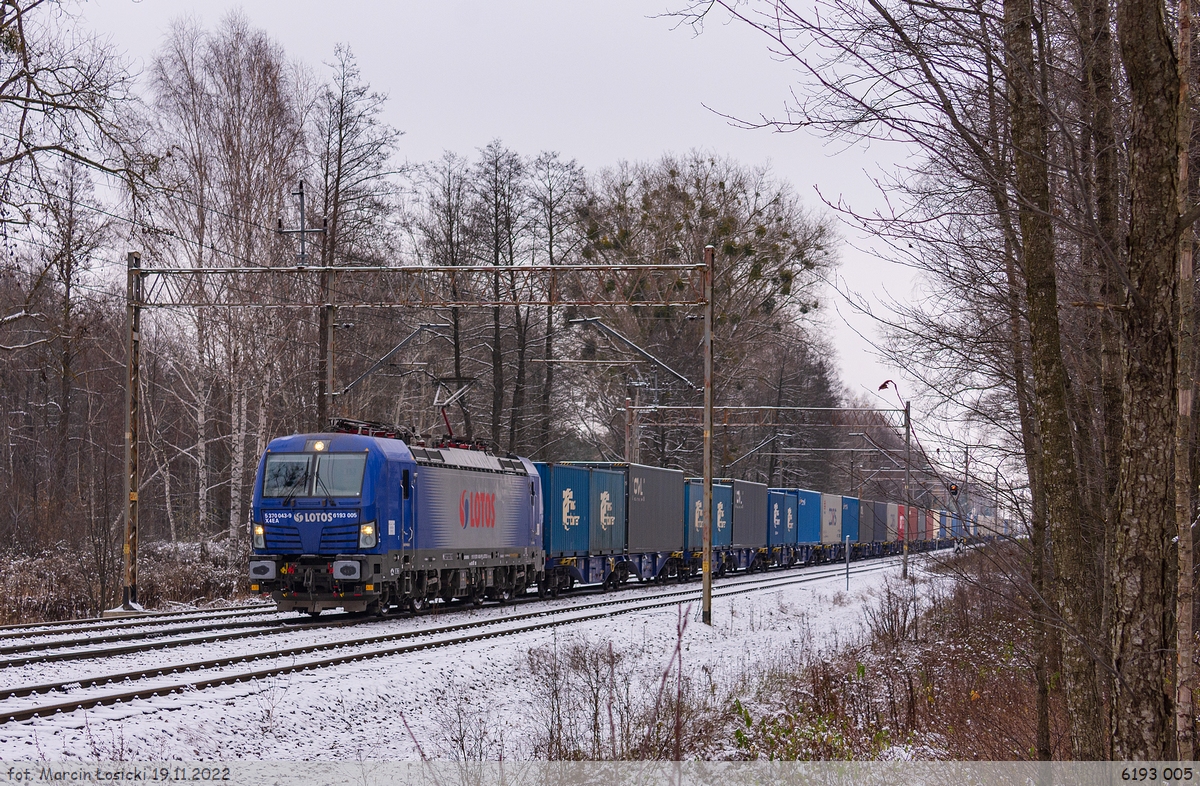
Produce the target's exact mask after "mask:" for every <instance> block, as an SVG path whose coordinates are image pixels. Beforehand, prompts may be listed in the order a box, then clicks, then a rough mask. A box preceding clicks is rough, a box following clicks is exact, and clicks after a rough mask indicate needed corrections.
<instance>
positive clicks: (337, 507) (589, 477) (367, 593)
mask: <svg viewBox="0 0 1200 786" xmlns="http://www.w3.org/2000/svg"><path fill="white" fill-rule="evenodd" d="M401 436H402V435H400V434H397V433H395V432H391V431H387V430H384V429H380V428H377V427H374V426H371V425H368V424H362V423H358V422H344V423H343V424H342V430H341V431H338V432H334V433H321V434H297V435H293V436H288V437H281V438H278V439H275V440H273V441H272V442H271V443H270V445H269V446H268V447H267V450H266V452H265V453H264V454H263V456H262V458H261V459H260V461H259V464H258V473H257V477H256V479H255V484H254V500H253V506H252V522H251V527H252V550H251V556H250V564H249V573H250V586H251V590H253V591H256V592H260V593H264V594H265V593H269V594H270V595H271V597H272V598H273V599H274V601H275V603H276V604H277V606H278V607H279V609H280V610H298V611H303V612H307V613H309V614H318V613H320V612H321V611H322V610H324V609H333V608H342V609H344V610H346V611H348V612H368V613H379V614H382V613H385V612H387V611H388V610H390V609H393V608H402V609H407V610H410V611H412V612H415V613H420V612H422V611H424V610H425V609H427V608H428V607H429V605H430V604H431V603H433V602H435V601H439V600H440V601H453V600H465V601H471V602H474V603H476V604H479V603H482V602H484V601H485V600H492V601H497V602H500V603H505V602H508V601H509V600H511V599H513V598H515V597H519V596H521V595H524V594H526V593H527V592H528V591H530V590H533V589H536V590H537V591H538V592H539V594H542V595H551V596H553V595H557V594H558V593H559V592H562V591H565V590H570V589H571V588H572V587H574V586H575V585H577V584H583V585H597V586H599V587H601V588H603V589H605V590H609V589H614V588H616V587H618V586H620V585H622V584H624V583H626V582H627V581H630V580H636V581H664V580H670V579H675V580H680V581H682V580H687V579H688V578H691V577H694V576H698V575H700V572H701V570H702V561H701V550H702V537H703V523H704V522H703V508H702V504H703V503H702V496H703V484H702V482H701V481H699V480H697V479H694V478H691V479H689V478H687V477H685V475H684V473H683V472H680V471H678V470H673V469H663V468H659V467H650V466H645V465H641V464H618V463H595V462H581V463H575V462H564V463H558V464H543V463H534V462H532V461H530V460H529V459H525V458H520V457H516V456H506V457H499V456H496V455H494V454H493V453H491V452H489V451H487V450H483V449H480V448H478V447H476V446H470V445H465V444H461V443H450V442H443V443H440V444H436V445H425V444H423V443H421V442H419V441H416V440H407V441H406V440H405V439H402V438H401ZM712 504H713V564H712V568H713V571H714V573H716V574H717V575H724V574H726V573H729V572H732V571H758V570H766V569H769V568H776V567H788V566H792V565H801V564H804V565H807V564H814V563H819V562H828V561H840V560H843V559H845V558H846V549H849V550H850V555H849V556H850V557H851V558H861V557H867V556H876V555H886V554H894V553H898V552H899V551H900V549H901V548H902V546H903V543H904V542H905V541H908V542H909V545H910V548H912V549H914V550H925V549H928V548H938V547H940V546H944V545H947V541H949V540H952V539H962V538H966V537H970V536H975V535H979V534H981V533H980V531H979V529H978V527H979V526H980V525H979V522H974V521H973V522H964V521H962V520H961V519H960V518H959V517H958V516H955V515H952V514H951V513H949V512H948V511H935V510H923V509H918V508H915V507H907V508H906V507H905V506H904V505H897V504H895V503H884V502H869V501H866V500H859V499H856V498H853V497H845V496H841V495H836V494H821V493H818V492H815V491H806V490H803V489H785V488H768V487H767V486H766V485H763V484H761V483H752V482H749V481H743V480H721V481H717V482H714V484H713V501H712ZM987 526H988V525H987V524H984V528H985V533H983V534H988V533H987V532H986V530H987Z"/></svg>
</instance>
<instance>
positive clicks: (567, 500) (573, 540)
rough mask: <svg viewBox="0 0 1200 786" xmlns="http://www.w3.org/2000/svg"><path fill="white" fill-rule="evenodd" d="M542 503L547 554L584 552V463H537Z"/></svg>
mask: <svg viewBox="0 0 1200 786" xmlns="http://www.w3.org/2000/svg"><path fill="white" fill-rule="evenodd" d="M537 470H538V474H539V475H541V477H542V500H543V504H544V505H545V511H546V513H545V518H544V522H545V530H544V533H543V536H542V542H543V544H544V545H543V548H544V549H545V550H546V555H547V556H550V557H560V556H579V555H583V554H586V553H587V551H588V546H589V545H590V534H589V533H590V527H589V526H588V524H589V522H588V519H589V518H591V516H590V514H591V510H590V505H589V497H590V496H591V494H590V492H591V477H590V473H589V472H588V469H587V468H586V467H571V466H567V465H565V464H542V463H538V464H537Z"/></svg>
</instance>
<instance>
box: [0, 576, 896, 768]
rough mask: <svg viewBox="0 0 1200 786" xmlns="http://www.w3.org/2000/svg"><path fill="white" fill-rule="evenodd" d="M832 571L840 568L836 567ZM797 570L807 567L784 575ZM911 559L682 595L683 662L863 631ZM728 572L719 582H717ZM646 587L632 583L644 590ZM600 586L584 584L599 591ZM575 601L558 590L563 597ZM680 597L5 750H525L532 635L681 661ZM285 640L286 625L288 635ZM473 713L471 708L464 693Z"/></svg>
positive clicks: (120, 709)
mask: <svg viewBox="0 0 1200 786" xmlns="http://www.w3.org/2000/svg"><path fill="white" fill-rule="evenodd" d="M825 570H826V571H827V570H828V568H826V569H825ZM771 575H772V578H785V577H788V576H792V575H795V576H800V575H802V571H791V572H787V573H784V572H780V573H774V574H771ZM898 575H899V564H898V562H897V563H896V564H893V565H892V566H891V567H889V568H888V569H887V570H882V571H876V572H873V573H864V574H861V575H852V576H851V578H850V591H849V592H847V591H846V584H845V581H846V580H845V578H844V576H842V575H840V574H838V575H834V576H829V577H827V578H822V579H820V580H817V581H814V582H811V583H806V584H798V585H792V586H787V587H780V588H775V589H768V590H762V591H757V592H753V593H747V594H741V595H735V596H732V597H725V598H722V597H716V598H714V601H713V625H712V626H711V627H708V626H705V625H703V624H701V622H700V609H699V604H698V602H691V603H689V604H687V605H686V606H684V607H682V610H683V612H684V615H685V616H686V628H685V630H684V632H683V636H682V648H683V652H682V658H683V663H684V667H685V670H690V669H700V670H701V671H702V672H703V673H704V674H706V675H708V677H709V678H710V679H712V680H713V681H714V683H719V684H729V681H730V680H733V679H736V676H737V675H738V674H745V673H747V670H748V669H751V668H752V667H753V666H754V665H755V664H756V663H760V662H762V663H765V662H767V661H768V660H769V659H772V658H773V659H775V661H776V662H777V661H778V659H779V657H780V655H781V654H782V655H784V656H786V655H787V653H789V652H791V651H795V650H796V649H797V648H817V649H825V648H829V647H833V646H836V645H837V644H839V643H844V642H846V641H847V640H850V639H854V638H857V637H859V636H860V635H862V633H863V631H864V618H863V609H864V607H865V606H866V605H867V604H868V603H870V602H871V601H872V599H873V598H874V597H876V596H877V595H878V593H879V592H880V590H881V588H882V587H883V585H884V582H885V580H887V578H888V577H891V578H893V579H894V578H895V577H897V576H898ZM723 586H727V585H723V584H721V583H718V584H717V585H716V588H717V591H718V592H719V591H720V589H721V588H722V587H723ZM636 593H637V590H633V591H631V592H626V593H622V595H631V596H636ZM597 599H598V596H595V595H591V594H588V595H580V596H574V597H573V598H572V599H571V600H570V601H567V602H573V603H576V604H586V603H588V602H591V601H595V600H597ZM562 602H563V601H561V600H560V601H559V603H560V605H561V603H562ZM538 605H540V604H521V605H520V606H519V607H515V608H514V607H509V608H507V609H500V608H495V607H492V608H490V609H488V608H485V609H480V610H475V611H462V612H454V613H450V614H442V615H439V616H438V617H437V618H433V617H424V618H419V619H397V620H390V621H387V622H381V623H374V624H373V625H372V626H371V627H370V633H372V634H374V633H387V632H392V631H398V630H404V629H418V628H420V627H428V626H430V625H433V624H446V623H448V622H452V621H456V620H457V619H458V618H460V617H461V618H464V619H465V618H467V617H468V615H471V614H484V613H491V614H498V615H508V614H514V613H521V612H526V611H530V610H533V609H534V608H536V607H537V606H538ZM680 620H681V607H680V606H677V605H673V606H668V607H665V608H660V609H653V610H642V611H636V612H632V613H628V614H623V615H620V616H615V617H611V618H607V619H602V620H593V621H585V622H578V623H573V624H570V625H566V626H559V627H556V628H553V629H549V630H539V631H532V632H525V633H520V634H514V635H509V636H503V637H499V638H494V639H488V640H484V641H480V642H474V643H470V644H466V645H457V646H454V647H450V648H445V649H435V650H426V651H423V652H416V653H409V654H405V655H396V656H388V657H384V658H378V659H375V660H368V661H362V662H358V663H353V664H347V665H344V666H339V667H335V668H326V669H319V670H315V671H307V672H301V673H294V674H289V675H283V676H279V677H274V678H271V679H267V680H264V681H262V682H260V683H256V684H236V685H232V686H223V687H220V688H216V689H209V690H204V691H198V692H192V693H189V694H187V695H184V696H178V695H172V696H164V697H157V698H154V699H150V700H146V701H136V702H133V703H131V704H128V705H118V706H116V707H102V708H95V709H92V710H87V711H77V712H73V713H66V714H62V715H59V716H56V717H54V718H49V719H44V720H36V721H33V722H30V723H24V724H13V723H8V724H3V725H0V760H14V759H26V760H28V759H48V760H62V759H84V760H97V759H98V760H113V759H121V760H131V759H132V760H142V761H148V760H153V761H162V760H170V759H185V760H199V759H210V758H215V759H225V760H228V759H270V760H317V759H321V760H329V759H339V760H351V761H353V760H361V759H391V760H395V759H418V758H420V757H421V755H422V754H424V755H426V756H429V757H433V758H437V757H441V756H446V755H447V753H446V747H445V744H446V742H445V741H446V738H447V736H448V734H449V729H450V727H453V726H455V725H456V724H457V725H458V726H459V728H460V730H461V727H462V725H463V724H464V723H467V724H471V723H476V724H478V723H484V722H486V723H488V724H489V725H491V726H493V727H495V728H497V729H500V730H502V731H503V733H504V735H505V738H506V739H505V755H506V757H507V756H512V755H517V756H518V757H519V756H520V755H521V753H522V751H526V755H528V753H527V751H528V741H529V739H530V738H531V735H532V734H533V729H534V726H533V723H534V720H533V717H534V715H535V714H536V713H535V712H534V711H533V707H532V703H533V702H534V696H535V695H536V690H535V689H536V688H537V687H538V686H536V685H535V684H534V683H533V680H534V678H533V676H532V675H531V673H530V670H529V668H528V666H527V664H528V659H529V651H530V650H531V649H533V648H539V647H549V646H562V645H563V644H565V643H569V642H572V641H578V640H580V639H581V638H586V639H588V640H590V641H592V642H595V643H601V644H603V645H605V646H606V645H607V644H608V643H609V642H611V644H612V646H613V648H614V649H616V650H618V651H620V652H622V653H626V654H627V655H628V656H631V657H633V658H634V659H635V662H636V667H637V668H640V669H642V670H643V672H644V673H645V674H647V675H650V676H651V678H653V675H655V674H661V673H662V671H663V669H664V668H665V667H666V666H667V665H668V663H669V662H670V661H671V659H672V657H673V654H674V652H675V647H676V642H677V628H678V626H679V623H680ZM363 632H364V631H363V630H362V626H354V627H352V628H342V629H337V630H336V631H324V632H319V631H304V632H301V631H296V632H293V633H291V634H289V638H288V639H287V640H286V641H281V642H280V645H279V646H280V647H281V648H282V647H284V646H296V645H297V644H299V643H307V642H309V641H316V640H330V639H331V638H342V637H350V636H353V635H359V634H362V633H363ZM279 638H280V639H282V638H283V637H279ZM262 641H263V639H262V638H256V639H250V640H248V641H247V643H245V644H239V643H237V642H229V643H225V644H219V645H211V646H208V647H189V648H184V649H185V650H187V652H181V651H180V650H166V651H161V652H157V653H150V654H142V655H137V656H129V657H128V658H126V659H124V660H122V661H121V665H120V666H116V665H115V664H114V663H112V662H111V661H106V662H105V664H104V665H103V666H101V665H99V664H96V665H95V666H91V667H89V665H88V664H87V663H86V662H85V663H76V662H67V663H63V664H51V665H49V666H40V667H37V670H36V672H34V671H31V670H29V669H24V670H16V669H14V670H12V671H13V674H12V675H11V676H10V675H9V674H7V673H6V672H7V671H8V670H2V671H0V679H2V681H3V684H6V685H13V684H18V683H22V684H25V683H29V682H37V681H46V680H53V679H64V678H67V677H69V676H70V675H71V674H76V673H79V674H82V673H87V672H88V671H96V672H99V671H106V672H111V671H116V670H118V669H125V668H132V667H133V666H134V665H142V664H143V663H144V662H145V661H147V659H156V660H157V662H159V663H176V662H185V661H187V660H194V659H196V658H198V657H211V656H215V655H217V654H224V653H226V652H233V651H236V650H237V648H238V647H239V646H244V647H246V648H247V649H261V648H262ZM464 707H466V708H469V710H470V712H469V713H468V714H467V715H464V711H463V708H464Z"/></svg>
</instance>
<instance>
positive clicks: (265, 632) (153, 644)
mask: <svg viewBox="0 0 1200 786" xmlns="http://www.w3.org/2000/svg"><path fill="white" fill-rule="evenodd" d="M371 619H372V618H371V617H353V618H350V619H346V618H343V617H342V616H341V615H338V616H337V617H334V618H326V619H325V620H324V621H321V620H318V619H312V620H305V619H298V620H294V621H286V620H285V621H282V622H279V623H277V624H264V623H261V622H260V623H252V624H257V625H258V626H259V627H258V628H256V629H251V630H243V628H247V627H250V625H244V624H240V623H239V624H235V625H230V626H228V627H227V628H225V630H226V631H227V632H226V633H210V634H208V635H206V636H195V637H193V638H190V639H163V640H161V641H160V640H157V639H156V640H153V641H141V642H139V643H137V644H127V645H125V646H122V647H106V648H105V649H98V650H88V649H72V650H68V651H66V652H49V653H42V654H40V655H26V656H24V657H18V658H7V659H5V660H4V665H5V666H6V667H12V668H15V667H17V666H28V665H30V664H33V663H61V662H63V661H68V660H94V659H97V658H111V657H115V656H117V655H130V654H133V653H138V652H153V651H154V650H168V649H174V648H176V647H190V646H193V645H196V644H214V643H216V642H221V641H232V640H235V639H250V638H254V637H256V636H269V635H273V634H276V633H284V632H286V631H289V630H304V629H306V628H341V627H346V626H348V625H361V624H362V623H364V622H369V621H370V620H371ZM229 628H238V630H229ZM174 635H179V634H174ZM86 643H87V642H85V643H84V644H86ZM0 673H2V672H0ZM0 693H3V691H0Z"/></svg>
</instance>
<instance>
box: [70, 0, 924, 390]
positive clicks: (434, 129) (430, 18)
mask: <svg viewBox="0 0 1200 786" xmlns="http://www.w3.org/2000/svg"><path fill="white" fill-rule="evenodd" d="M683 2H684V0H678V2H675V3H672V2H671V0H604V1H603V2H594V0H593V1H592V2H584V1H583V0H521V2H516V1H515V0H490V1H485V0H475V1H474V2H469V1H467V0H438V1H437V2H420V1H419V0H388V2H381V1H377V2H373V3H370V2H352V1H351V0H337V2H330V1H329V0H325V1H324V2H315V1H312V0H287V1H286V2H285V1H283V0H253V2H249V1H247V2H236V1H235V0H204V2H200V0H140V1H136V0H87V2H85V3H84V4H83V7H82V20H81V21H82V23H83V24H84V25H86V26H88V27H91V28H93V29H95V30H97V31H98V32H100V33H102V34H106V35H110V36H111V37H112V41H113V43H114V44H116V45H117V47H118V48H120V49H122V50H124V52H125V53H126V55H127V56H128V57H129V58H130V59H131V60H132V61H133V62H134V64H135V67H141V66H144V64H145V63H146V62H147V61H148V60H149V58H150V56H151V55H152V53H153V52H154V50H155V49H156V48H157V47H158V45H159V43H160V41H161V40H162V36H163V33H164V31H165V30H166V29H167V26H168V25H169V23H170V22H171V21H172V20H173V19H175V18H177V17H179V16H182V15H185V14H186V15H191V16H194V17H195V18H197V19H198V20H200V21H201V22H202V23H203V24H205V25H213V24H215V23H216V22H217V21H218V20H219V19H220V18H221V17H222V16H223V15H224V14H225V13H227V12H228V11H229V10H231V9H235V8H239V7H240V8H241V9H242V10H243V12H244V13H245V14H246V16H247V17H248V18H249V19H250V21H251V22H252V23H253V24H254V25H256V26H258V27H261V28H263V29H265V30H267V31H268V32H269V33H270V34H271V35H272V36H273V37H274V38H275V39H276V40H277V41H278V42H279V43H280V44H282V45H283V47H284V48H285V49H286V50H287V53H288V54H289V56H291V57H293V58H296V59H299V60H302V61H304V62H307V63H308V64H309V65H310V66H311V67H312V68H313V70H314V72H316V73H318V74H322V75H323V70H322V66H321V63H322V62H326V61H329V60H330V59H331V58H332V54H333V48H334V45H335V44H336V43H346V44H349V45H350V47H351V48H352V49H353V51H354V53H355V55H356V56H357V58H358V61H359V65H360V67H361V70H362V75H363V77H364V78H365V79H366V80H367V81H368V82H370V83H371V85H372V87H373V88H374V89H376V90H379V91H381V92H384V93H387V94H388V95H389V96H390V101H389V106H388V116H387V120H388V122H390V123H391V124H392V125H394V126H396V127H397V128H399V129H401V130H402V131H404V136H403V137H402V138H401V140H400V145H399V151H400V155H401V156H403V157H404V158H406V159H408V160H411V161H424V160H428V159H431V158H434V157H436V156H438V155H440V154H441V152H442V151H443V150H454V151H456V152H459V153H462V154H464V155H471V154H473V152H474V151H475V149H476V148H478V147H481V146H483V145H485V144H487V143H488V142H489V141H490V140H492V139H497V138H498V139H501V140H502V141H503V142H504V143H505V144H506V145H508V146H509V147H510V148H512V149H514V150H516V151H518V152H521V153H524V154H533V153H537V152H540V151H542V150H557V151H559V152H560V153H561V154H562V155H564V156H566V157H568V158H575V159H577V160H578V161H579V162H580V163H581V164H582V165H584V166H585V167H586V168H588V169H589V170H596V169H599V168H601V167H604V166H607V165H609V164H612V163H614V162H616V161H619V160H622V159H626V160H644V159H653V158H657V157H658V156H660V155H661V154H662V153H664V152H669V151H675V152H683V151H687V150H689V149H693V148H697V149H703V150H706V151H711V152H714V153H716V154H719V155H729V156H732V157H733V158H735V159H737V160H739V161H742V162H744V163H748V164H757V163H767V162H770V163H771V164H772V167H773V169H774V171H775V172H776V174H777V175H778V176H780V177H782V178H785V179H787V180H789V181H791V183H792V184H793V186H794V187H795V189H796V191H797V192H798V193H799V194H800V196H801V198H802V199H803V200H804V201H805V203H806V204H807V205H809V206H810V207H811V208H814V209H822V210H823V209H824V207H823V206H822V205H821V204H820V201H819V197H818V194H817V190H818V189H819V191H820V193H821V194H823V195H824V197H825V198H826V199H828V200H830V201H835V202H836V201H837V200H839V199H844V200H845V201H847V202H848V203H849V204H850V205H851V206H852V207H853V208H854V209H855V210H856V211H858V212H869V211H870V210H871V209H872V208H873V207H875V206H877V205H881V204H882V199H881V198H880V196H879V195H878V193H877V192H876V191H875V189H874V187H873V185H872V184H871V176H872V175H874V174H878V173H879V171H880V167H881V166H886V163H883V164H881V163H880V160H881V159H882V158H884V157H886V156H887V155H889V154H890V155H897V153H896V152H895V151H893V150H890V149H887V148H885V147H884V146H881V145H875V146H873V147H871V148H869V149H868V148H865V147H852V148H849V149H847V147H846V145H845V144H844V143H840V142H834V143H832V144H828V143H826V142H825V141H824V140H822V139H820V138H818V137H815V136H813V135H809V134H807V133H806V132H797V133H792V134H773V133H770V132H768V131H760V130H743V129H738V128H734V127H732V126H731V125H730V124H729V123H728V122H727V121H726V120H724V119H722V118H721V117H719V116H717V115H716V114H715V113H714V112H713V111H711V110H710V109H706V108H705V106H706V105H707V106H708V107H712V108H713V109H716V110H718V111H720V112H723V113H726V114H729V115H733V116H737V117H745V118H754V117H757V116H758V115H759V114H766V115H776V116H777V115H780V114H782V110H783V107H784V102H785V101H786V100H787V98H788V95H789V92H788V91H789V89H790V87H791V85H792V84H793V83H794V82H795V81H796V80H799V79H800V78H801V76H800V74H799V73H798V72H797V70H796V69H795V68H794V67H793V66H791V65H788V64H785V63H781V62H777V61H775V60H773V59H772V58H771V57H770V56H769V54H768V52H767V48H766V43H767V42H766V39H765V38H763V37H761V35H759V34H756V33H754V31H752V30H750V29H748V28H745V27H744V26H741V25H730V24H723V23H720V22H717V21H715V20H714V21H713V22H710V23H709V24H708V25H707V27H706V30H705V32H704V33H703V35H700V36H694V35H693V33H692V31H691V30H690V29H688V28H679V29H673V28H674V23H673V21H672V20H669V19H661V18H654V16H655V15H656V14H659V13H662V12H663V11H666V10H668V9H669V8H672V7H678V6H680V5H682V4H683ZM841 232H842V234H843V236H844V237H845V238H846V240H847V241H849V242H848V243H847V244H845V245H843V246H842V248H841V249H840V257H841V261H842V264H841V267H840V270H839V271H838V275H839V276H840V277H841V278H843V279H844V281H845V286H847V287H848V288H849V289H851V290H854V291H857V292H860V293H863V294H865V295H867V296H868V297H870V298H871V299H874V298H875V297H881V296H884V295H885V289H886V291H887V292H888V293H890V294H891V295H894V296H897V297H901V298H907V296H908V295H909V294H910V291H911V289H912V286H913V282H912V277H911V275H910V273H909V271H908V270H906V269H905V268H902V267H899V266H896V265H891V264H888V263H885V262H882V261H880V260H878V259H876V258H873V257H872V256H870V255H868V254H864V253H861V252H859V251H856V250H855V249H854V248H851V247H850V243H854V244H856V245H858V246H860V247H861V246H864V245H866V242H865V240H863V239H862V238H858V237H856V236H855V233H854V231H853V229H852V228H851V227H848V226H845V225H843V226H842V229H841ZM823 305H824V306H826V307H827V314H826V321H827V324H828V329H829V331H830V334H831V336H832V338H833V341H834V344H835V346H836V347H837V349H838V353H839V355H840V364H839V365H840V373H841V376H842V379H843V381H844V382H845V383H846V384H847V386H848V387H849V389H850V390H851V391H852V392H854V393H861V392H865V391H874V390H875V389H876V388H877V387H878V385H879V383H880V382H882V381H883V380H885V379H889V378H895V379H896V380H897V381H900V378H901V375H900V373H899V371H898V370H896V369H893V368H888V367H885V366H883V365H881V364H880V363H879V362H878V361H877V360H876V359H875V357H874V356H873V355H872V354H871V352H870V347H869V345H868V344H867V343H866V342H865V341H863V340H862V339H861V338H859V337H858V335H856V333H855V330H856V329H857V330H858V331H860V332H862V333H864V334H866V335H868V336H873V335H874V331H875V328H874V325H873V323H872V322H871V320H869V319H865V318H862V317H858V318H855V315H854V314H853V313H852V311H851V309H849V308H848V307H847V306H846V304H845V303H840V304H839V303H838V302H837V296H836V295H835V294H834V293H832V292H830V293H829V294H828V295H827V296H826V297H825V298H824V299H823ZM835 306H837V312H838V313H840V314H841V315H842V316H839V315H838V313H835V311H834V307H835ZM846 320H849V322H847V321H846ZM905 387H906V388H908V390H906V391H905V394H906V395H911V393H912V392H913V391H912V390H911V387H910V386H908V385H905ZM894 404H895V402H894V400H889V401H888V402H887V404H885V406H891V405H894Z"/></svg>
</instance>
